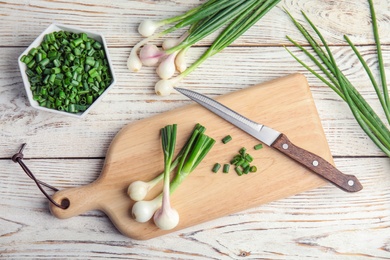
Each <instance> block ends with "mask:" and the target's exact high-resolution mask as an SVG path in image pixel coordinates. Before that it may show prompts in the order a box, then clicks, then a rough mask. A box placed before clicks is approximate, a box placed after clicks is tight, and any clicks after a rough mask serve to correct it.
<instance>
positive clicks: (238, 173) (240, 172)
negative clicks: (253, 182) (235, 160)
mask: <svg viewBox="0 0 390 260" xmlns="http://www.w3.org/2000/svg"><path fill="white" fill-rule="evenodd" d="M234 170H235V171H236V173H237V175H238V176H241V175H242V174H243V172H242V169H241V167H238V166H237V167H235V168H234Z"/></svg>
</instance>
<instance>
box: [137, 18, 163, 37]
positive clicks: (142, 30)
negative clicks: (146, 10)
mask: <svg viewBox="0 0 390 260" xmlns="http://www.w3.org/2000/svg"><path fill="white" fill-rule="evenodd" d="M158 27H160V25H159V23H157V22H155V21H152V20H145V21H142V22H141V23H140V24H139V26H138V32H139V34H141V35H142V36H144V37H149V36H152V35H153V34H154V32H155V31H156V29H157V28H158Z"/></svg>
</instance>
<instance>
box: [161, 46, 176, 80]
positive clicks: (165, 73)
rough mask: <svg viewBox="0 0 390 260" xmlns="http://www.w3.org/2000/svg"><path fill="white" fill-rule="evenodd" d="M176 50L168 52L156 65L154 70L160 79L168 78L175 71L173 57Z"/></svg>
mask: <svg viewBox="0 0 390 260" xmlns="http://www.w3.org/2000/svg"><path fill="white" fill-rule="evenodd" d="M176 55H177V52H174V53H172V54H169V55H168V56H166V57H165V59H164V60H163V61H162V62H161V63H160V65H158V67H157V69H156V72H157V75H158V76H159V77H160V78H161V79H170V78H172V76H173V75H174V74H175V72H176V65H175V58H176Z"/></svg>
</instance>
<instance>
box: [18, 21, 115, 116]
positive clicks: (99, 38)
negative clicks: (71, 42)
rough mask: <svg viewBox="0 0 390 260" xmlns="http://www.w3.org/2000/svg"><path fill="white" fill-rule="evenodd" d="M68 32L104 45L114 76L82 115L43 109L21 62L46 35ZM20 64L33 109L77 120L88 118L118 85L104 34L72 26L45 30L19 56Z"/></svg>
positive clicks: (56, 26) (53, 26)
mask: <svg viewBox="0 0 390 260" xmlns="http://www.w3.org/2000/svg"><path fill="white" fill-rule="evenodd" d="M61 30H62V31H68V32H74V33H82V32H84V33H86V34H87V35H88V37H90V38H92V39H94V40H96V41H99V42H100V43H101V44H102V45H103V48H104V51H105V53H106V58H107V61H108V66H109V68H110V71H111V75H112V81H111V84H110V85H109V86H108V87H107V88H106V90H105V91H104V92H103V93H102V94H101V95H100V96H99V97H98V98H97V99H96V100H95V101H94V102H93V103H92V104H91V105H90V106H89V107H88V109H87V110H85V111H84V112H80V113H69V112H66V111H60V110H56V109H50V108H46V107H42V106H40V105H39V104H38V102H37V101H36V100H34V99H33V94H32V92H31V89H30V82H29V80H28V76H27V74H26V68H27V66H26V64H25V63H23V62H21V61H20V59H21V57H22V56H23V55H25V54H28V52H29V51H30V50H31V49H32V48H34V47H38V46H39V45H40V44H41V42H42V40H43V38H44V37H45V35H46V34H48V33H51V32H55V31H61ZM18 63H19V68H20V72H21V74H22V79H23V83H24V87H25V89H26V93H27V97H28V100H29V101H30V104H31V106H32V107H34V108H36V109H39V110H43V111H48V112H53V113H56V114H59V115H66V116H72V117H77V118H82V117H84V116H86V115H87V114H88V112H89V111H90V110H91V109H92V108H93V107H95V106H96V105H97V103H99V101H100V100H101V99H102V98H103V97H104V96H105V95H106V94H107V92H108V91H109V90H110V89H111V88H112V87H113V86H114V84H115V83H116V78H115V73H114V69H113V67H112V62H111V59H110V55H109V53H108V49H107V44H106V41H105V39H104V37H103V35H102V34H99V33H96V32H90V31H86V30H83V29H81V28H77V27H70V26H66V25H62V24H51V25H50V26H49V27H47V29H46V30H44V31H43V32H42V33H41V34H40V35H39V36H38V37H37V38H36V39H35V40H34V41H33V42H32V43H31V44H30V46H28V48H27V49H26V50H25V51H24V52H23V53H22V54H21V55H20V56H19V58H18Z"/></svg>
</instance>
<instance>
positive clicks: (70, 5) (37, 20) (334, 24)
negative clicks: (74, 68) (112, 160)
mask: <svg viewBox="0 0 390 260" xmlns="http://www.w3.org/2000/svg"><path fill="white" fill-rule="evenodd" d="M202 2H203V1H202ZM200 3H201V2H192V1H185V0H180V1H164V2H160V1H124V0H122V1H110V2H107V1H103V0H98V1H92V2H86V1H77V0H72V1H48V0H34V1H5V2H2V3H0V7H1V8H0V16H1V17H2V20H1V25H2V26H1V27H0V34H1V35H2V37H1V38H0V46H28V45H29V44H30V43H31V42H32V41H33V39H35V37H36V36H38V35H39V34H40V33H41V32H42V31H43V30H44V29H45V28H46V27H47V26H49V25H50V24H51V23H54V22H56V23H63V24H67V25H70V26H78V27H82V28H85V29H87V30H95V31H99V32H101V33H103V34H104V35H105V36H106V37H107V40H108V43H109V45H110V46H129V45H134V44H135V43H136V42H137V41H138V40H139V39H140V37H139V35H138V33H137V27H138V23H139V22H140V21H142V20H144V19H157V20H160V19H164V18H167V17H171V16H175V15H179V14H181V13H182V12H184V11H186V10H188V9H189V8H191V7H194V6H195V5H197V4H200ZM375 5H376V11H377V17H378V21H379V28H380V34H381V37H382V42H383V43H390V32H389V30H388V29H387V25H386V23H387V20H388V17H387V14H388V13H389V1H388V0H377V1H375ZM284 7H285V8H286V9H287V10H289V11H290V12H291V13H292V14H293V15H294V16H296V17H297V18H298V19H299V20H302V17H301V16H300V11H301V10H303V11H305V12H306V13H307V15H308V16H309V17H310V18H311V19H312V20H313V22H314V23H315V24H316V25H318V26H319V27H320V28H321V30H323V32H324V35H325V36H327V37H329V41H330V43H335V44H340V43H342V42H343V40H342V35H343V34H348V35H350V36H351V38H352V39H353V40H354V41H356V42H357V43H360V44H361V43H371V44H372V43H373V38H372V29H371V27H370V16H369V9H368V4H367V2H366V1H351V0H350V1H343V2H342V3H339V2H329V1H323V2H321V1H302V2H300V1H288V0H283V1H281V2H280V3H279V4H278V5H277V7H276V8H274V9H273V10H272V11H271V12H270V13H269V14H267V15H266V16H265V17H264V18H263V19H262V20H261V21H260V22H259V23H258V24H256V25H255V26H254V27H253V28H251V29H250V30H249V31H248V32H247V33H246V34H245V37H242V38H241V39H239V40H238V41H237V42H236V43H235V44H237V45H242V44H248V45H281V44H286V43H287V40H286V38H285V35H286V34H289V35H290V36H295V35H296V30H292V28H293V27H292V23H291V21H289V18H288V17H287V15H286V14H285V13H284V11H283V8H284ZM362 25H364V26H362ZM209 43H210V40H206V41H205V44H209Z"/></svg>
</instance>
